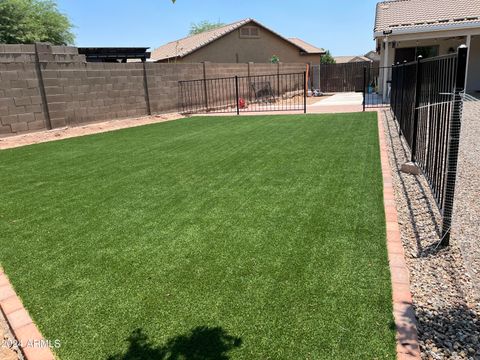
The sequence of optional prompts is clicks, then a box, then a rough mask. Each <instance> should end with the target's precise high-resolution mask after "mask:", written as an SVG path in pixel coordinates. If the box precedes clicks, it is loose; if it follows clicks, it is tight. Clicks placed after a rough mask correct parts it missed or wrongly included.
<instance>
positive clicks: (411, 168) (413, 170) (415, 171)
mask: <svg viewBox="0 0 480 360" xmlns="http://www.w3.org/2000/svg"><path fill="white" fill-rule="evenodd" d="M400 171H401V172H403V173H405V174H410V175H420V173H421V172H420V169H419V167H418V166H417V165H415V164H414V163H413V162H407V163H404V164H402V166H401V167H400Z"/></svg>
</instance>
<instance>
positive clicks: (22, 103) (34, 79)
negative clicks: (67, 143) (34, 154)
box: [0, 43, 306, 136]
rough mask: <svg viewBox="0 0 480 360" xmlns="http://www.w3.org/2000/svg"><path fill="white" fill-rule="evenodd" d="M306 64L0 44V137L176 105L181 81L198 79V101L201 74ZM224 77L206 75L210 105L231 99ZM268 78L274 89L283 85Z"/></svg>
mask: <svg viewBox="0 0 480 360" xmlns="http://www.w3.org/2000/svg"><path fill="white" fill-rule="evenodd" d="M305 68H306V67H305V64H253V63H249V64H217V63H205V64H204V63H195V64H165V63H162V64H160V63H126V64H120V63H87V62H85V57H84V56H83V55H79V54H78V49H77V48H75V47H68V46H51V45H49V44H42V43H38V44H34V45H2V44H0V136H5V135H12V134H20V133H24V132H31V131H35V130H41V129H50V128H58V127H64V126H74V125H80V124H84V123H88V122H93V121H102V120H110V119H120V118H127V117H138V116H143V115H148V114H152V113H162V112H172V111H179V109H178V107H179V100H180V97H179V95H180V87H179V81H182V80H183V81H185V80H199V81H198V82H197V83H195V84H194V85H193V86H196V87H197V88H198V89H197V92H196V96H197V98H196V101H197V102H198V104H199V106H204V104H205V100H206V99H205V83H204V82H203V79H204V78H206V79H215V78H232V77H234V76H239V77H248V76H249V75H250V76H255V75H266V74H271V75H276V74H277V73H280V74H283V73H289V72H298V73H303V71H305ZM273 78H274V77H272V79H273ZM245 79H247V78H245ZM225 81H226V89H225V90H224V92H223V93H219V92H218V91H216V89H215V88H214V85H215V84H214V83H213V82H208V81H207V92H206V95H207V98H208V101H209V104H211V103H215V102H216V101H219V100H220V99H222V98H224V97H225V96H227V97H230V98H231V99H232V104H235V82H234V81H232V80H225ZM271 82H272V86H273V87H274V89H275V91H277V90H276V89H277V88H278V86H283V85H282V83H281V82H280V83H278V82H276V81H274V80H272V81H271ZM249 84H250V83H249V81H247V80H244V84H243V85H241V88H243V87H244V88H245V89H244V90H241V91H242V92H241V96H248V94H249V91H250V90H249V87H250V85H249ZM217 85H218V83H217ZM283 88H284V87H283ZM283 88H282V89H283ZM287 90H288V89H287Z"/></svg>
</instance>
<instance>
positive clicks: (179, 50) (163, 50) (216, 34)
mask: <svg viewBox="0 0 480 360" xmlns="http://www.w3.org/2000/svg"><path fill="white" fill-rule="evenodd" d="M251 22H253V23H255V24H256V25H259V26H261V27H263V28H265V29H267V30H269V31H271V32H272V33H274V34H276V35H277V36H279V37H281V38H282V39H284V40H285V41H287V42H290V43H292V44H293V45H295V46H296V47H298V48H299V49H300V50H301V51H304V52H306V53H312V54H319V53H323V52H324V51H323V49H319V48H317V47H315V46H313V45H310V44H308V43H306V42H304V41H302V40H300V39H295V41H293V40H291V39H286V38H284V37H283V36H281V35H279V34H278V33H276V32H274V31H273V30H271V29H268V28H267V27H265V26H264V25H262V24H260V23H259V22H258V21H256V20H254V19H243V20H240V21H236V22H234V23H231V24H228V25H225V26H222V27H219V28H216V29H212V30H209V31H205V32H203V33H200V34H196V35H191V36H187V37H185V38H183V39H179V40H175V41H171V42H169V43H168V44H165V45H163V46H160V47H159V48H156V49H155V50H153V51H152V54H151V56H150V59H151V60H153V61H158V60H165V59H169V58H175V57H184V56H186V55H188V54H191V53H192V52H194V51H196V50H198V49H200V48H201V47H203V46H205V45H208V44H210V43H211V42H213V41H215V40H217V39H219V38H221V37H222V36H224V35H227V34H229V33H231V32H232V31H234V30H236V29H238V28H240V27H242V26H243V25H246V24H248V23H251ZM300 42H301V43H302V44H303V45H300Z"/></svg>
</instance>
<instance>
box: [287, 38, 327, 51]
mask: <svg viewBox="0 0 480 360" xmlns="http://www.w3.org/2000/svg"><path fill="white" fill-rule="evenodd" d="M288 40H290V42H292V43H294V44H295V45H297V46H298V47H300V48H302V49H303V50H304V51H305V52H306V53H307V54H325V50H323V49H321V48H318V47H316V46H313V45H312V44H309V43H307V42H306V41H303V40H302V39H299V38H288Z"/></svg>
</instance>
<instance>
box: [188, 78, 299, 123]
mask: <svg viewBox="0 0 480 360" xmlns="http://www.w3.org/2000/svg"><path fill="white" fill-rule="evenodd" d="M306 96H307V91H306V73H305V72H303V73H290V74H273V75H252V76H235V77H225V78H214V79H201V80H190V81H180V82H179V109H180V111H181V112H182V113H186V114H188V113H236V114H240V113H242V112H264V111H303V112H306Z"/></svg>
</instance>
